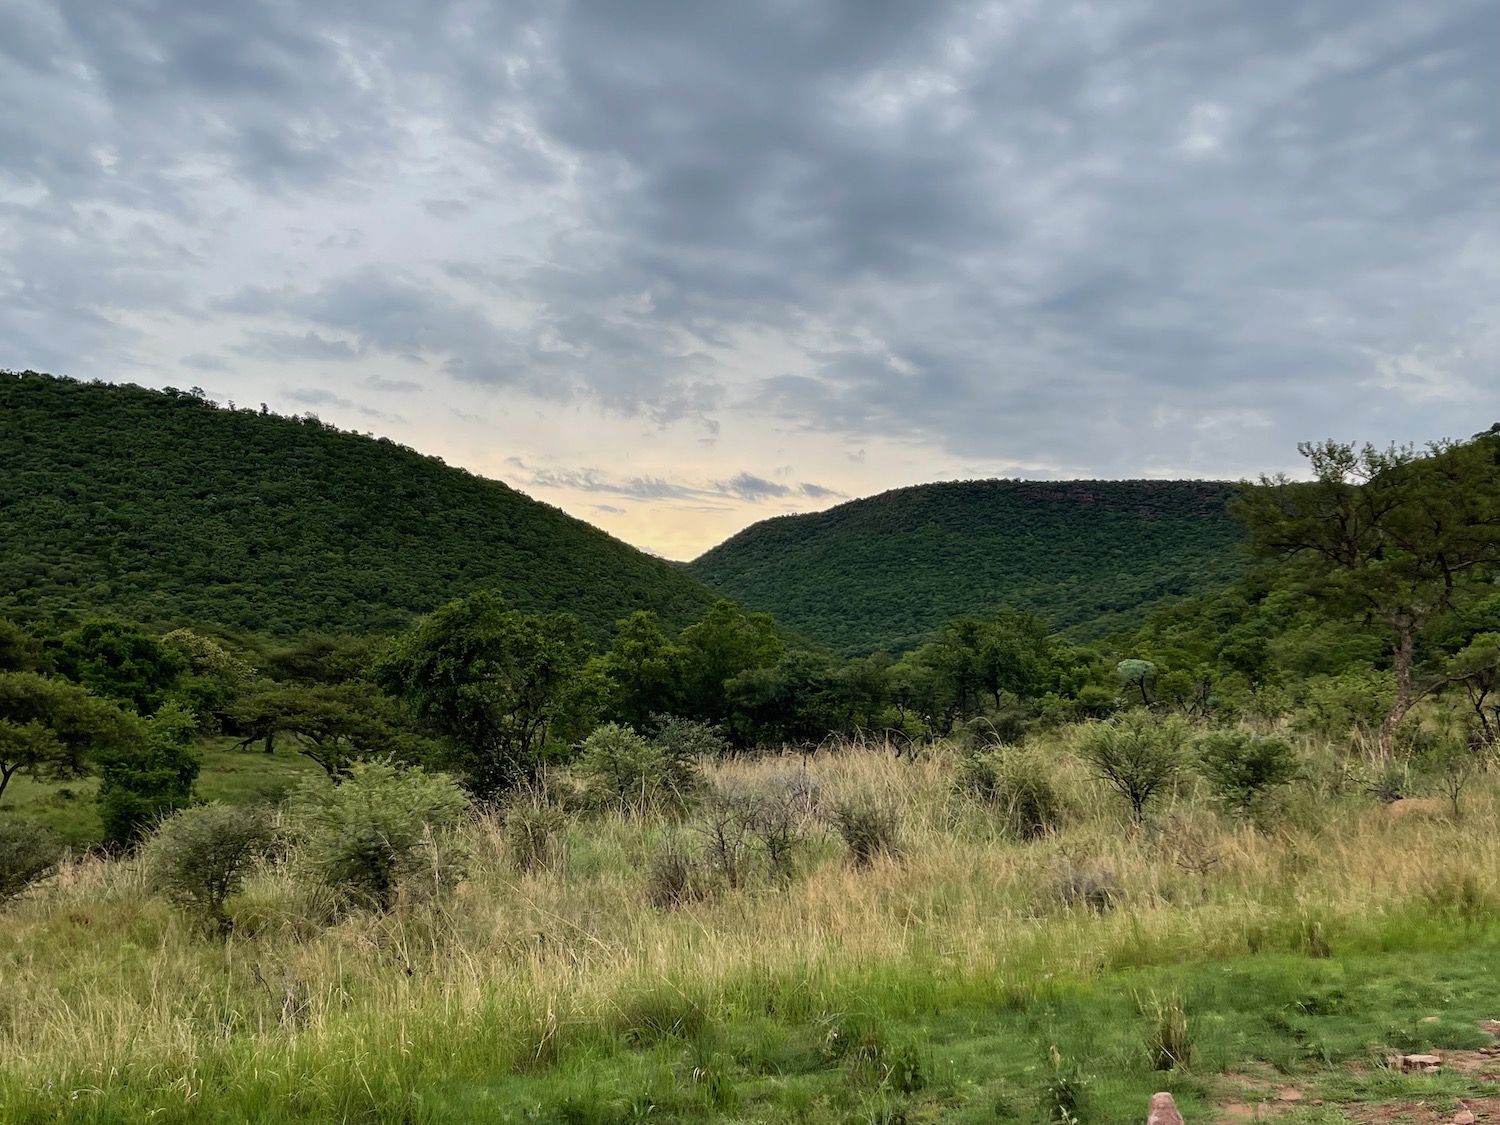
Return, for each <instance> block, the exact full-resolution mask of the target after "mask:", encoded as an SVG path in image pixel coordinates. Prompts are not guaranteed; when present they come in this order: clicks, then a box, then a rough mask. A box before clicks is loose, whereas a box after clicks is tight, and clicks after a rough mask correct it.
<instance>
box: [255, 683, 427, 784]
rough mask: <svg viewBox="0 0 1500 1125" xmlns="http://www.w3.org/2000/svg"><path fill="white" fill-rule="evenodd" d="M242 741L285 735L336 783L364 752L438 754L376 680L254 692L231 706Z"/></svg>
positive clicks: (405, 756) (406, 758) (271, 740)
mask: <svg viewBox="0 0 1500 1125" xmlns="http://www.w3.org/2000/svg"><path fill="white" fill-rule="evenodd" d="M230 716H231V717H232V718H233V720H234V723H235V727H236V729H237V730H238V731H239V732H240V734H241V736H242V738H241V741H240V747H241V748H244V747H246V746H248V745H249V744H250V743H251V742H255V741H263V742H264V743H265V744H266V745H267V746H270V747H274V746H275V743H276V739H277V737H278V736H280V735H289V736H291V738H292V739H293V740H294V743H293V744H294V745H295V747H296V749H297V752H298V753H300V754H305V755H306V756H307V757H309V758H311V759H312V760H313V761H315V762H317V763H318V765H319V766H321V767H322V768H323V770H324V772H326V773H327V774H328V776H329V777H330V778H332V779H333V780H334V782H335V783H337V782H338V781H340V780H341V779H342V778H343V777H344V775H345V774H346V773H348V771H349V767H350V766H351V765H353V764H354V762H356V761H358V760H359V759H361V758H367V757H375V756H381V757H393V758H395V759H396V760H398V761H402V762H407V763H414V762H421V761H426V760H429V759H431V758H433V757H434V756H435V755H436V753H437V749H438V748H437V747H436V746H435V745H434V743H433V742H432V741H431V740H430V739H428V738H425V737H423V736H422V735H420V734H418V733H417V732H416V731H414V730H412V729H411V727H410V722H409V720H406V718H405V716H404V715H403V714H402V713H401V711H400V709H399V706H398V705H397V704H396V703H395V702H394V701H393V700H392V699H391V698H390V697H389V696H386V695H384V694H382V693H381V691H380V690H379V689H378V688H376V687H375V685H373V684H369V683H360V682H358V681H353V682H350V683H343V684H320V683H313V684H276V685H274V686H271V687H267V688H264V689H262V690H260V691H257V692H253V693H250V694H248V695H246V696H244V697H243V698H242V699H240V700H239V701H238V702H237V703H236V704H235V705H234V706H233V707H232V708H231V709H230Z"/></svg>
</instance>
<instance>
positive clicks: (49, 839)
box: [0, 817, 63, 902]
mask: <svg viewBox="0 0 1500 1125" xmlns="http://www.w3.org/2000/svg"><path fill="white" fill-rule="evenodd" d="M62 850H63V849H62V844H61V843H60V842H59V841H58V839H57V837H56V836H54V835H53V834H52V832H51V831H50V830H49V829H48V828H47V826H46V825H44V824H41V823H39V822H38V821H35V820H11V819H10V818H9V817H7V818H6V819H4V820H0V902H4V901H5V900H6V899H8V898H10V897H11V896H13V895H17V894H20V893H21V891H23V890H25V889H26V887H27V886H29V885H30V884H31V883H34V882H35V881H36V880H38V879H40V878H42V877H43V876H44V875H47V874H48V873H50V872H51V871H52V869H53V868H55V867H56V866H57V861H58V859H59V858H61V856H62Z"/></svg>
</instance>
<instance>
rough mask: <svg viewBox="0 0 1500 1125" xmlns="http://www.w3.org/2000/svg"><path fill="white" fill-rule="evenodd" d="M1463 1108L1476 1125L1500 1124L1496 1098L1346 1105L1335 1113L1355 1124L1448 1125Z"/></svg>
mask: <svg viewBox="0 0 1500 1125" xmlns="http://www.w3.org/2000/svg"><path fill="white" fill-rule="evenodd" d="M1465 1106H1467V1107H1468V1109H1469V1112H1470V1113H1472V1114H1473V1115H1474V1121H1475V1123H1476V1125H1486V1123H1487V1122H1488V1123H1491V1125H1492V1123H1494V1122H1497V1121H1500V1098H1458V1099H1451V1098H1434V1099H1432V1100H1431V1101H1425V1100H1424V1101H1411V1100H1407V1101H1395V1102H1347V1103H1345V1104H1343V1105H1341V1106H1339V1111H1340V1112H1341V1113H1343V1115H1344V1116H1345V1117H1347V1118H1348V1119H1349V1120H1350V1121H1353V1122H1356V1123H1357V1125H1396V1123H1398V1122H1399V1123H1400V1125H1449V1123H1450V1122H1452V1120H1453V1115H1454V1114H1455V1113H1457V1112H1458V1111H1459V1110H1461V1109H1463V1108H1464V1107H1465Z"/></svg>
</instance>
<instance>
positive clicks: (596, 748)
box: [578, 723, 699, 815]
mask: <svg viewBox="0 0 1500 1125" xmlns="http://www.w3.org/2000/svg"><path fill="white" fill-rule="evenodd" d="M578 772H579V775H580V776H581V777H582V778H583V779H584V785H585V787H586V789H587V792H588V794H589V796H590V798H591V799H592V800H593V802H594V803H595V804H596V805H598V806H600V807H608V808H615V809H618V810H619V811H621V812H628V813H634V814H637V815H639V814H640V813H643V812H646V811H647V810H649V809H652V808H657V807H662V806H666V807H680V806H682V805H683V804H685V803H687V801H688V800H689V799H690V798H691V796H692V795H693V793H694V792H695V791H696V790H697V788H698V785H699V782H698V773H697V768H696V765H695V763H694V761H693V759H692V758H691V757H689V756H687V755H686V754H685V753H683V752H682V751H681V746H680V744H678V745H676V746H675V748H673V747H668V746H664V745H661V744H658V743H655V742H649V741H647V740H646V739H645V738H643V737H641V735H639V734H637V733H636V732H635V731H633V730H631V729H630V728H629V727H622V726H620V725H618V724H617V723H605V724H604V725H603V726H601V727H599V728H598V729H596V730H595V731H594V733H593V734H591V735H589V736H588V737H587V738H586V739H584V740H583V744H582V745H581V746H580V747H579V757H578Z"/></svg>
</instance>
